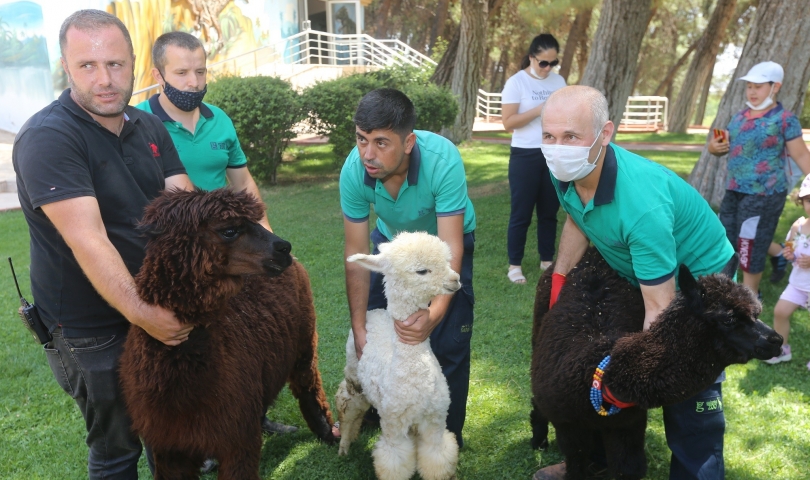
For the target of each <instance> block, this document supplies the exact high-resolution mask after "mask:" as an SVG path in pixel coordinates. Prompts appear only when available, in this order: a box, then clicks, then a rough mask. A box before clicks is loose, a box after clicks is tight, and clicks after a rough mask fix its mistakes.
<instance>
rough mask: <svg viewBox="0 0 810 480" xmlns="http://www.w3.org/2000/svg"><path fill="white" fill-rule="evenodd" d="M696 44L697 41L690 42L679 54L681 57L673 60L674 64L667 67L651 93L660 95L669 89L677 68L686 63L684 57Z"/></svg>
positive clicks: (692, 50)
mask: <svg viewBox="0 0 810 480" xmlns="http://www.w3.org/2000/svg"><path fill="white" fill-rule="evenodd" d="M697 44H698V42H697V41H695V42H692V45H689V48H688V49H686V52H684V54H683V55H681V58H679V59H678V61H677V62H675V65H673V66H671V67H670V68H669V71H668V72H667V75H666V77H664V79H663V80H662V81H661V83H659V84H658V88H656V89H655V93H653V95H656V96H660V95H663V94H664V93H666V92H667V91H669V87H670V85H672V81H673V80H675V75H677V74H678V70H680V69H681V67H682V66H683V64H684V63H686V59H687V58H689V55H691V54H692V52H694V51H695V48H697Z"/></svg>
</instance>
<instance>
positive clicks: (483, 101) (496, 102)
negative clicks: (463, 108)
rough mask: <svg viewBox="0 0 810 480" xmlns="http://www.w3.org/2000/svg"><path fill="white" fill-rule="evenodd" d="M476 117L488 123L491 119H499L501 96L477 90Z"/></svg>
mask: <svg viewBox="0 0 810 480" xmlns="http://www.w3.org/2000/svg"><path fill="white" fill-rule="evenodd" d="M477 113H478V117H480V118H485V119H486V121H490V119H491V118H492V117H497V118H501V94H500V93H490V92H485V91H483V90H481V89H480V88H479V89H478V108H477Z"/></svg>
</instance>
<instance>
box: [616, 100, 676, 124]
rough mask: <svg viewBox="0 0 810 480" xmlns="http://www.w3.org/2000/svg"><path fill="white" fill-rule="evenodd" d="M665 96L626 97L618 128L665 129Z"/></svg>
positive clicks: (667, 101)
mask: <svg viewBox="0 0 810 480" xmlns="http://www.w3.org/2000/svg"><path fill="white" fill-rule="evenodd" d="M668 106H669V99H668V98H667V97H656V96H638V97H628V98H627V104H626V105H625V107H624V115H623V116H622V120H621V123H619V128H622V129H627V130H655V131H657V130H664V131H666V130H667V108H668Z"/></svg>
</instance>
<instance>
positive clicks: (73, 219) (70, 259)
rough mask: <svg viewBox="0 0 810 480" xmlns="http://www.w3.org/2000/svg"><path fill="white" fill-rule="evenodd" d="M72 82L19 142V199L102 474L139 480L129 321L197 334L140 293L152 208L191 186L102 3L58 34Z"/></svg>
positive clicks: (92, 473)
mask: <svg viewBox="0 0 810 480" xmlns="http://www.w3.org/2000/svg"><path fill="white" fill-rule="evenodd" d="M59 44H60V48H61V51H62V59H61V61H62V67H63V69H64V70H65V73H66V74H67V77H68V81H69V83H70V88H69V89H67V90H65V91H64V92H63V93H62V95H61V96H60V97H59V99H58V100H56V101H55V102H53V103H52V104H50V105H49V106H47V107H45V108H44V109H42V110H41V111H39V112H38V113H36V114H35V115H34V116H33V117H31V118H30V119H29V120H28V121H27V122H26V124H25V125H24V126H23V128H22V130H20V132H19V133H18V134H17V138H16V140H15V142H14V150H13V154H12V156H13V162H14V171H15V172H16V173H17V187H18V192H19V193H18V195H19V197H20V203H21V205H22V208H23V211H24V213H25V218H26V220H27V222H28V229H29V232H30V235H31V289H32V292H33V295H34V299H35V300H36V304H37V307H38V309H39V312H40V315H41V317H42V320H43V321H44V322H45V324H46V325H47V326H48V329H49V330H50V331H51V333H52V335H53V340H52V341H51V342H49V343H47V344H46V345H45V351H46V352H47V357H48V363H49V364H50V367H51V370H52V371H53V374H54V376H55V377H56V380H57V382H58V383H59V385H60V386H61V387H62V388H63V389H64V390H65V392H67V393H68V394H69V395H70V396H71V397H73V398H74V399H75V400H76V403H77V404H78V406H79V409H80V410H81V412H82V415H83V416H84V419H85V422H86V425H87V439H86V441H87V445H88V447H89V454H88V471H89V477H90V478H91V479H96V478H105V479H107V478H127V479H129V478H137V477H138V471H137V463H138V458H139V457H140V454H141V444H140V441H139V439H138V438H137V437H136V436H134V435H133V434H132V432H131V430H130V421H129V419H128V417H127V415H126V410H125V407H124V402H123V399H122V396H121V392H120V387H119V384H118V377H117V372H116V367H117V361H118V357H119V355H120V354H121V351H122V347H123V343H124V339H125V338H126V333H127V329H128V327H129V324H130V323H132V324H135V325H138V326H140V327H141V328H143V329H144V330H146V332H148V333H149V334H150V335H152V336H153V337H155V338H156V339H158V340H160V341H161V342H163V343H165V344H167V345H178V344H180V343H181V342H183V341H185V340H186V339H188V334H189V332H190V330H191V329H190V328H189V327H185V326H183V325H181V324H180V323H179V322H178V321H177V319H176V318H175V316H174V314H173V313H172V312H170V311H168V310H165V309H163V308H160V307H156V306H152V305H147V304H146V303H144V302H143V301H141V299H140V298H139V297H138V296H137V294H136V291H135V283H134V279H133V275H134V274H135V273H136V272H137V271H138V269H139V268H140V266H141V263H142V261H143V257H144V247H145V244H146V239H145V238H144V237H143V236H142V235H140V234H139V233H138V232H137V231H136V228H135V227H136V224H137V222H138V220H139V219H140V218H141V216H142V214H143V209H144V207H145V206H146V205H147V204H148V203H149V202H150V201H151V200H152V199H153V198H155V197H156V196H157V195H158V193H159V192H160V191H161V190H163V189H164V188H185V189H188V188H191V182H190V181H189V179H188V177H187V176H186V174H185V170H184V169H183V165H182V164H181V163H180V159H179V157H178V155H177V151H176V150H175V148H174V145H173V144H172V141H171V138H170V137H169V134H168V132H167V131H166V129H165V127H163V125H162V124H161V122H160V120H159V119H157V118H156V117H154V116H152V115H149V114H146V113H144V112H141V111H140V110H137V109H135V108H132V107H128V106H127V104H128V102H129V100H130V97H131V95H132V88H133V83H134V75H133V63H134V60H135V56H134V53H133V48H132V41H131V39H130V36H129V33H128V32H127V30H126V27H125V26H124V24H123V23H121V21H120V20H118V19H117V18H115V17H114V16H112V15H110V14H108V13H105V12H102V11H99V10H81V11H78V12H76V13H74V14H72V15H71V16H70V17H68V18H67V19H66V20H65V22H64V23H63V24H62V28H61V30H60V32H59Z"/></svg>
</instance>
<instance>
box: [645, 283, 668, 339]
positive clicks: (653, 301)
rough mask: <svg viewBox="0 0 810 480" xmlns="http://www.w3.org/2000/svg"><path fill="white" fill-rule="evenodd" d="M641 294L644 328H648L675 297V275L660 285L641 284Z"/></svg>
mask: <svg viewBox="0 0 810 480" xmlns="http://www.w3.org/2000/svg"><path fill="white" fill-rule="evenodd" d="M641 296H642V297H644V330H649V329H650V325H652V323H653V322H654V321H656V320H657V319H658V315H659V314H660V313H661V312H663V311H664V309H665V308H667V307H668V306H669V304H670V302H672V299H673V298H675V277H674V276H673V277H672V278H670V279H669V280H667V281H666V282H664V283H662V284H660V285H654V286H648V285H641Z"/></svg>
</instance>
